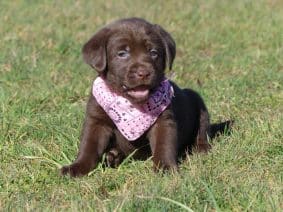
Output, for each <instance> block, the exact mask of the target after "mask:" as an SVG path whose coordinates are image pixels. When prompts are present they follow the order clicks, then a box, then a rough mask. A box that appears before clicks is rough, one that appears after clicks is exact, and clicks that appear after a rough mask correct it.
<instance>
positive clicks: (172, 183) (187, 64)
mask: <svg viewBox="0 0 283 212" xmlns="http://www.w3.org/2000/svg"><path fill="white" fill-rule="evenodd" d="M131 16H138V17H143V18H145V19H147V20H149V21H151V22H154V23H158V24H160V25H162V26H163V27H164V28H165V29H166V30H167V31H168V32H170V33H171V34H172V36H173V37H174V39H175V40H176V44H177V57H176V60H175V63H174V66H173V69H174V73H173V74H172V73H170V76H171V79H173V80H174V81H176V82H177V83H178V84H179V85H180V86H182V87H185V86H186V87H190V88H193V89H195V90H196V91H198V92H199V93H200V94H201V95H202V96H203V98H204V99H205V102H206V104H207V106H208V109H209V111H210V115H211V119H212V121H213V122H216V121H222V120H225V119H229V118H233V119H235V121H236V122H235V125H234V127H233V132H232V134H231V135H229V136H228V135H222V136H220V137H218V138H217V139H216V140H214V141H213V150H212V151H211V152H210V153H209V154H207V155H202V154H194V155H191V156H189V157H188V158H187V159H186V160H185V161H184V162H183V163H182V164H181V166H180V172H179V173H177V174H170V173H166V174H164V175H161V174H155V173H153V171H152V162H151V160H148V161H133V160H131V159H130V158H129V159H128V160H127V161H125V163H123V164H122V165H121V166H120V167H119V168H118V169H111V168H106V169H104V168H102V165H101V164H100V165H99V167H98V168H97V169H96V170H94V171H93V172H92V173H91V174H90V175H89V176H86V177H83V178H78V179H70V178H67V177H60V176H59V174H58V169H59V168H60V167H61V166H62V165H64V164H68V163H70V162H71V161H72V160H74V158H75V156H76V153H77V149H78V144H79V136H80V130H81V126H82V121H83V118H84V111H85V104H86V100H87V97H88V95H89V91H90V86H91V84H92V80H93V79H94V77H95V75H96V74H95V72H94V71H93V70H92V69H91V68H90V67H88V66H87V65H86V64H84V62H83V60H82V57H81V47H82V45H83V44H84V42H86V41H87V40H88V39H89V38H90V36H91V35H92V34H93V33H94V32H95V31H96V30H98V29H99V28H100V27H102V26H103V25H104V24H106V23H108V22H110V21H112V20H115V19H118V18H122V17H131ZM0 21H1V27H0V41H1V42H0V49H1V51H0V208H1V209H0V210H3V211H7V210H8V211H18V210H20V211H21V210H24V211H35V210H39V211H41V210H44V211H49V210H55V211H57V210H71V211H78V210H86V211H93V210H95V211H179V210H184V211H186V210H187V211H215V210H216V211H282V210H283V130H282V129H283V1H281V0H277V1H276V0H258V1H251V0H239V1H232V0H231V1H230V0H211V1H206V0H191V1H186V0H180V1H171V0H168V1H163V0H155V1H150V0H144V1H138V0H135V1H132V0H120V1H114V0H113V1H103V0H99V1H98V0H97V1H87V0H85V1H71V0H68V1H48V0H44V1H35V0H29V1H28V0H26V1H20V0H15V1H8V0H7V1H5V0H3V1H1V2H0Z"/></svg>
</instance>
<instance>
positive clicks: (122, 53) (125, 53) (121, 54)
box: [117, 50, 130, 59]
mask: <svg viewBox="0 0 283 212" xmlns="http://www.w3.org/2000/svg"><path fill="white" fill-rule="evenodd" d="M117 56H118V57H119V58H122V59H125V58H127V57H129V56H130V53H129V52H128V51H126V50H121V51H118V53H117Z"/></svg>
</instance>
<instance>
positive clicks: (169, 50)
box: [61, 18, 230, 177]
mask: <svg viewBox="0 0 283 212" xmlns="http://www.w3.org/2000/svg"><path fill="white" fill-rule="evenodd" d="M175 52H176V48H175V42H174V40H173V39H172V37H171V36H170V34H169V33H167V32H166V31H165V30H164V29H162V28H161V27H160V26H158V25H153V24H150V23H148V22H147V21H145V20H143V19H139V18H130V19H122V20H118V21H116V22H114V23H112V24H110V25H107V26H105V27H104V28H102V29H101V30H99V31H98V32H97V33H96V34H95V35H94V36H93V37H92V38H91V39H90V40H89V41H88V42H87V43H86V44H85V45H84V47H83V57H84V60H85V61H86V63H88V64H89V65H90V66H92V67H93V68H94V69H96V70H97V72H98V74H99V75H103V76H104V77H105V79H106V82H107V83H108V84H109V86H111V88H112V89H113V90H114V91H115V92H116V93H118V94H120V95H123V96H125V97H126V98H128V99H129V100H130V101H131V102H132V103H133V104H142V103H143V102H145V101H146V100H147V98H148V96H143V97H141V98H135V96H134V97H133V96H132V95H129V91H130V90H133V89H145V90H149V95H150V93H151V92H153V91H154V90H155V88H156V87H157V86H158V85H159V83H160V82H161V80H162V79H163V77H164V75H165V69H166V65H167V66H168V67H169V69H171V67H172V64H173V61H174V58H175ZM171 84H172V86H173V87H174V97H173V99H172V103H171V104H170V106H169V107H168V108H167V109H166V110H165V111H164V112H163V113H162V114H161V115H160V116H159V118H158V119H157V121H156V122H155V124H154V125H153V126H152V127H151V128H150V129H149V130H148V131H147V132H146V133H145V134H144V135H143V136H142V137H140V138H139V139H137V140H136V141H128V140H126V138H124V137H123V136H122V134H121V133H120V132H119V131H118V130H117V128H116V127H115V125H114V123H113V122H112V120H111V119H110V118H109V117H108V115H107V114H106V113H105V112H104V110H103V109H102V108H101V107H100V106H99V104H98V103H97V101H96V99H95V98H94V97H93V95H92V94H91V95H90V98H89V101H88V104H87V110H86V118H85V122H84V126H83V129H82V137H81V144H80V148H79V153H78V156H77V159H76V160H75V161H74V163H73V164H71V165H69V166H65V167H63V168H62V169H61V173H62V174H63V175H66V174H69V175H70V176H72V177H77V176H82V175H85V174H87V173H88V172H90V171H91V170H92V169H94V168H95V167H96V166H97V164H98V162H99V161H100V159H101V156H102V154H103V153H105V152H106V153H107V154H106V159H107V162H108V165H109V166H112V167H116V166H117V165H119V164H120V163H121V162H122V160H123V159H124V158H125V157H126V156H128V155H129V154H131V153H132V152H133V151H136V152H135V154H134V158H137V159H145V158H148V157H149V156H151V155H152V156H153V164H154V169H155V170H158V169H160V168H161V169H173V170H175V169H177V159H178V156H181V155H183V154H184V153H186V152H191V150H192V148H194V149H196V150H197V151H201V152H207V151H208V150H209V149H210V148H211V146H210V144H209V143H208V141H207V136H208V135H209V136H211V137H213V136H214V135H215V133H216V131H223V129H224V128H225V127H227V126H228V125H229V124H230V122H226V123H223V124H222V125H217V126H216V125H214V126H211V125H210V123H209V115H208V112H207V109H206V106H205V104H204V102H203V100H202V99H201V97H200V96H199V95H198V94H197V93H196V92H194V91H192V90H190V89H180V88H179V87H178V86H177V85H175V84H174V83H173V82H171ZM212 131H213V132H212Z"/></svg>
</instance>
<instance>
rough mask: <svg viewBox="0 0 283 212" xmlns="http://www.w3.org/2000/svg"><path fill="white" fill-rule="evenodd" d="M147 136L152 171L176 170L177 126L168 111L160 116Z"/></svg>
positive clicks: (170, 112)
mask: <svg viewBox="0 0 283 212" xmlns="http://www.w3.org/2000/svg"><path fill="white" fill-rule="evenodd" d="M148 135H149V137H148V138H149V142H150V147H151V152H152V155H153V168H154V170H155V171H158V170H159V169H170V170H174V171H175V170H177V126H176V122H175V120H174V115H173V113H172V111H171V110H170V109H166V110H165V111H164V112H163V113H162V114H161V115H160V117H159V118H158V119H157V121H156V122H155V124H154V125H153V126H152V128H151V129H150V131H149V134H148Z"/></svg>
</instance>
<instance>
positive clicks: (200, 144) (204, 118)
mask: <svg viewBox="0 0 283 212" xmlns="http://www.w3.org/2000/svg"><path fill="white" fill-rule="evenodd" d="M209 127H210V124H209V115H208V112H207V111H206V110H202V109H201V110H200V118H199V130H198V134H197V137H196V141H195V150H196V151H197V152H208V151H209V150H210V149H211V145H210V144H209V143H208V140H207V137H208V133H209Z"/></svg>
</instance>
